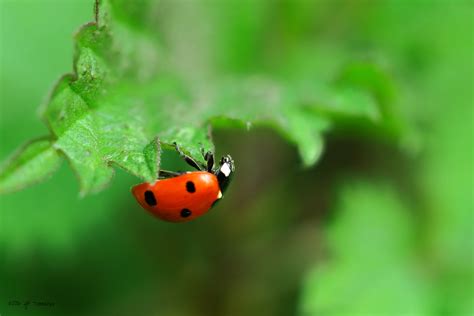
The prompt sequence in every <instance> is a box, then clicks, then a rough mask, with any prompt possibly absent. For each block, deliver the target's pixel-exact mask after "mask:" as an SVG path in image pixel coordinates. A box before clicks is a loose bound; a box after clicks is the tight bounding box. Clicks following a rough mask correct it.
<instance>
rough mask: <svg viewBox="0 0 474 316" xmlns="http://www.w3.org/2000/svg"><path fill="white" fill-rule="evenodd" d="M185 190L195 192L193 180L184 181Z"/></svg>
mask: <svg viewBox="0 0 474 316" xmlns="http://www.w3.org/2000/svg"><path fill="white" fill-rule="evenodd" d="M186 191H188V192H189V193H194V192H196V186H195V185H194V182H192V181H188V182H186Z"/></svg>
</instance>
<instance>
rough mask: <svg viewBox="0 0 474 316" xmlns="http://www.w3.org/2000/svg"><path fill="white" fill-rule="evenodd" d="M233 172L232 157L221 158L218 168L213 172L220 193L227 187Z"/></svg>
mask: <svg viewBox="0 0 474 316" xmlns="http://www.w3.org/2000/svg"><path fill="white" fill-rule="evenodd" d="M234 171H235V165H234V160H232V157H231V156H230V155H225V156H224V157H222V158H221V160H220V162H219V167H218V168H217V169H216V171H215V172H214V174H215V175H216V177H217V181H218V182H219V187H220V189H221V192H222V193H224V191H225V190H226V189H227V186H228V185H229V182H230V180H231V178H232V175H233V174H234Z"/></svg>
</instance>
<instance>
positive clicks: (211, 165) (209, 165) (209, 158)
mask: <svg viewBox="0 0 474 316" xmlns="http://www.w3.org/2000/svg"><path fill="white" fill-rule="evenodd" d="M204 159H205V160H206V162H207V172H212V169H214V153H212V152H211V151H208V152H207V153H205V154H204Z"/></svg>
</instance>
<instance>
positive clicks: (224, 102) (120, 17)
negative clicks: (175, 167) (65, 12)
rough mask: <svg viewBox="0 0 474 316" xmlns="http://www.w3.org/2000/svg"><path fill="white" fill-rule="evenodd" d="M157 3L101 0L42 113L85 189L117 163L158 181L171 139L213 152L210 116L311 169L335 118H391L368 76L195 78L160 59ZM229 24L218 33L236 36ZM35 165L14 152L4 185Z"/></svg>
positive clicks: (163, 55)
mask: <svg viewBox="0 0 474 316" xmlns="http://www.w3.org/2000/svg"><path fill="white" fill-rule="evenodd" d="M154 5H155V4H153V3H152V2H149V3H148V2H147V3H142V2H135V3H130V4H128V3H127V4H126V3H120V2H119V3H116V2H113V1H111V2H109V1H105V0H104V1H101V2H100V4H99V5H98V6H97V10H98V12H96V14H97V17H98V20H97V21H95V22H93V23H89V24H86V25H85V26H83V27H82V28H81V29H80V30H79V32H78V33H77V34H76V36H75V42H76V52H75V59H74V70H75V72H74V74H72V75H65V76H63V77H62V78H61V79H60V80H59V82H58V83H57V84H56V86H55V88H54V89H53V91H52V93H51V96H50V99H49V101H48V102H47V104H46V105H45V107H44V109H43V110H42V111H41V116H42V118H43V120H44V121H45V122H46V123H47V125H48V127H49V129H50V131H51V138H52V139H54V141H53V142H52V143H51V148H50V151H51V152H53V151H54V150H56V151H58V153H56V154H55V155H56V156H57V155H59V153H61V154H63V155H64V156H65V157H66V158H67V159H68V160H69V162H70V165H71V166H72V168H73V169H74V171H75V173H76V174H77V176H78V178H79V181H80V185H81V193H82V194H87V193H89V192H96V191H98V190H100V189H102V188H103V187H104V186H106V185H107V184H108V183H109V182H110V181H111V178H112V176H113V166H118V167H121V168H123V169H124V170H125V171H127V172H129V173H131V174H133V175H136V176H138V177H140V178H142V179H144V180H146V181H150V182H151V181H154V179H156V178H157V172H158V169H159V161H160V160H159V157H160V151H161V146H164V147H165V148H170V146H171V145H172V144H173V143H174V142H176V143H178V144H179V145H180V146H181V147H182V148H183V149H184V150H185V151H186V152H187V153H189V154H190V155H191V156H193V157H194V158H195V159H197V160H201V161H202V160H203V157H202V156H201V154H200V153H201V150H200V149H201V147H202V148H204V149H205V150H206V151H207V150H214V148H213V147H214V146H213V144H212V141H211V139H210V138H209V137H210V135H209V131H210V128H211V126H212V123H213V122H214V124H219V125H220V126H222V125H223V126H225V125H227V124H229V123H230V122H237V123H238V124H239V125H240V126H242V127H245V126H252V125H254V124H263V125H267V126H271V127H273V128H275V129H276V130H277V131H278V132H280V133H281V134H282V135H283V136H285V137H286V138H287V139H288V140H289V141H291V142H292V143H294V144H296V145H297V146H298V149H299V153H300V155H301V157H302V159H303V162H304V163H305V165H308V166H309V165H312V164H314V163H315V162H316V161H317V160H318V158H319V157H320V155H321V152H322V147H323V140H322V134H323V133H324V132H326V131H327V130H328V129H329V128H330V127H331V125H332V123H334V122H335V121H336V118H340V117H342V118H345V119H347V120H353V121H354V120H357V119H366V120H367V121H372V122H378V123H382V122H383V119H384V118H385V119H387V120H392V119H393V116H392V115H390V113H389V114H387V115H382V113H380V108H379V107H378V105H377V104H376V102H375V101H374V99H373V97H371V95H370V93H369V92H370V90H372V89H373V90H375V89H379V88H377V86H376V85H377V84H374V83H373V82H372V80H371V79H369V80H364V79H362V80H363V81H364V85H365V86H368V87H366V88H368V90H366V89H360V88H358V87H357V86H353V85H351V84H350V82H351V81H354V80H352V79H351V80H344V79H341V82H343V83H344V84H339V85H335V84H334V83H333V84H331V83H329V82H324V81H321V80H308V78H305V77H304V76H300V78H299V77H297V76H295V77H294V78H292V79H291V80H289V81H288V80H285V79H284V78H280V77H279V76H277V75H272V69H269V70H266V71H258V70H257V69H255V70H252V71H251V72H250V71H249V72H248V73H245V74H242V75H233V76H228V75H225V73H216V74H212V75H207V76H204V75H202V76H201V78H199V79H201V80H196V78H195V76H196V73H193V74H192V75H193V76H194V77H191V76H190V75H187V74H183V73H180V72H179V71H178V70H176V69H173V65H172V64H171V65H170V64H165V63H164V62H163V60H169V59H170V57H168V56H167V52H166V50H165V49H164V48H163V47H161V46H160V43H159V40H160V38H159V37H158V36H157V35H156V34H155V33H156V28H155V26H154V25H152V24H151V20H150V19H151V18H154V17H150V16H148V11H146V10H143V8H144V7H147V6H154ZM245 5H246V6H248V7H249V10H250V9H253V7H254V5H252V4H250V3H246V4H245ZM232 31H233V30H231V32H230V33H229V34H221V37H223V38H227V37H232V36H233V35H234V34H233V33H232ZM231 44H232V43H231ZM236 58H238V56H237V57H236ZM231 62H232V61H229V63H231ZM211 68H212V67H211ZM351 73H352V72H351ZM360 75H361V76H362V77H365V76H366V75H365V73H364V72H362V73H361V74H359V76H360ZM371 76H373V75H371ZM380 76H383V73H382V74H376V75H375V80H378V81H380V80H383V79H379V78H378V77H380ZM347 77H349V78H354V77H355V76H353V75H351V74H349V75H348V76H347ZM356 80H357V79H356ZM372 86H373V87H372ZM384 114H386V113H384ZM216 121H220V123H218V122H216ZM34 163H35V162H34V161H32V162H31V164H34ZM29 164H30V161H29V160H25V159H23V160H21V161H15V160H14V159H13V160H12V163H11V164H9V165H8V164H7V165H6V168H9V169H12V168H15V167H16V168H22V169H23V170H27V171H28V172H20V171H17V172H16V186H15V187H11V185H10V183H9V182H2V188H4V189H3V191H11V190H13V189H17V188H21V187H25V186H27V185H28V184H30V183H32V182H37V181H39V180H41V179H43V178H45V176H47V175H49V173H39V172H37V171H36V170H37V169H35V168H34V167H29V166H28V165H29ZM6 172H7V171H6V170H5V171H3V172H2V173H6ZM10 172H13V171H10ZM21 184H23V185H21Z"/></svg>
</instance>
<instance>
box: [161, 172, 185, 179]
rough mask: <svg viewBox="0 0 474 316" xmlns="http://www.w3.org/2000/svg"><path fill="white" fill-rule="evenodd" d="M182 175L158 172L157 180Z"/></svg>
mask: <svg viewBox="0 0 474 316" xmlns="http://www.w3.org/2000/svg"><path fill="white" fill-rule="evenodd" d="M181 174H182V173H180V172H174V171H168V170H160V173H159V175H158V178H159V179H167V178H173V177H176V176H179V175H181Z"/></svg>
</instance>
